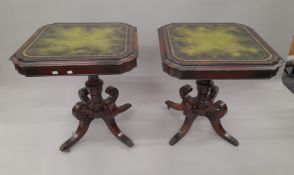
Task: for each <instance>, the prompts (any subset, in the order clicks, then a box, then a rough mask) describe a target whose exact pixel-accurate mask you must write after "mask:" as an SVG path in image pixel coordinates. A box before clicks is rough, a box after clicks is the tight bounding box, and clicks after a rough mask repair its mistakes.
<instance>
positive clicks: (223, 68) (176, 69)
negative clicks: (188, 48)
mask: <svg viewBox="0 0 294 175" xmlns="http://www.w3.org/2000/svg"><path fill="white" fill-rule="evenodd" d="M174 24H175V25H177V24H179V23H174ZM174 24H168V25H165V26H162V27H160V28H159V29H158V37H159V45H160V53H161V58H162V67H163V70H164V71H165V72H166V73H168V74H169V75H170V76H173V77H177V78H179V79H204V80H205V79H251V78H271V77H273V76H275V75H276V73H277V72H278V70H279V68H280V66H281V65H282V63H283V59H282V58H281V57H280V56H279V55H278V54H277V53H276V52H275V51H274V50H273V49H272V48H271V47H270V46H269V45H268V44H267V43H266V42H265V41H264V40H263V39H262V38H261V37H260V36H259V35H258V34H257V33H256V32H255V31H254V30H253V29H251V28H250V27H248V26H245V25H243V24H237V23H222V24H228V25H238V26H242V27H244V28H246V29H247V30H248V31H249V32H250V34H251V35H253V36H254V37H255V38H257V39H258V41H259V42H260V43H261V44H262V46H263V47H264V48H265V49H266V50H267V51H268V52H269V53H270V56H269V57H268V58H267V59H265V60H264V61H242V62H237V61H234V62H233V61H214V60H207V61H198V62H196V63H195V64H194V65H191V64H185V63H183V62H179V61H177V59H175V55H174V54H173V53H172V51H171V43H170V38H169V36H168V31H167V27H168V26H169V25H174ZM183 24H185V23H183ZM200 24H201V23H200Z"/></svg>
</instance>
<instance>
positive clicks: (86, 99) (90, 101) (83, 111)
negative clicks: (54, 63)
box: [60, 75, 134, 152]
mask: <svg viewBox="0 0 294 175" xmlns="http://www.w3.org/2000/svg"><path fill="white" fill-rule="evenodd" d="M85 86H86V87H84V88H82V89H80V90H79V97H80V100H81V101H80V102H78V103H76V104H75V105H74V107H73V109H72V113H73V115H74V116H75V117H76V118H77V119H78V120H79V126H78V128H77V130H76V132H75V133H74V134H73V135H72V136H71V137H70V138H69V139H68V140H67V141H65V142H64V143H63V144H62V145H61V146H60V150H61V151H67V152H68V151H69V148H70V147H71V146H73V145H74V144H75V143H77V142H78V141H79V140H80V139H81V138H82V137H83V136H84V135H85V134H86V132H87V130H88V128H89V125H90V123H91V122H92V120H93V119H99V118H101V119H102V120H104V121H105V123H106V125H107V127H108V128H109V130H110V131H111V133H112V134H113V135H114V136H115V137H116V138H118V139H119V140H120V141H121V142H123V143H124V144H126V145H127V146H129V147H131V146H133V145H134V144H133V142H132V141H131V139H129V138H128V137H127V136H126V135H125V134H123V133H122V132H121V130H120V129H119V128H118V126H117V124H116V121H115V119H114V117H115V116H116V115H117V114H119V113H122V112H124V111H126V110H127V109H129V108H130V107H131V104H129V103H126V104H124V105H122V106H116V104H115V102H116V100H117V98H118V94H119V92H118V89H117V88H115V87H112V86H109V87H107V88H106V89H105V92H106V93H107V94H108V95H109V97H108V98H106V99H103V98H102V89H103V88H102V87H103V81H102V80H101V79H100V78H99V77H98V76H97V75H90V76H89V78H88V81H86V83H85Z"/></svg>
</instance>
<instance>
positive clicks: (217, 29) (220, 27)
mask: <svg viewBox="0 0 294 175" xmlns="http://www.w3.org/2000/svg"><path fill="white" fill-rule="evenodd" d="M162 28H163V30H164V31H165V35H166V36H165V39H166V40H165V44H166V46H167V47H166V49H167V50H168V52H169V53H170V55H171V56H172V57H173V58H174V59H175V61H178V62H181V63H182V64H195V63H197V62H201V61H212V62H213V61H222V62H246V61H264V60H266V59H268V58H269V57H271V53H270V51H269V49H267V48H266V46H265V45H264V43H263V41H261V40H262V39H261V38H259V37H258V36H256V35H255V33H253V31H252V29H250V28H249V27H247V26H244V25H241V24H235V23H174V24H169V25H166V26H164V27H162Z"/></svg>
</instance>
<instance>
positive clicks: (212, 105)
mask: <svg viewBox="0 0 294 175" xmlns="http://www.w3.org/2000/svg"><path fill="white" fill-rule="evenodd" d="M196 84H197V90H198V95H197V96H196V97H191V96H190V95H189V93H190V92H191V91H192V87H191V86H190V85H185V86H183V87H181V88H180V96H181V98H182V102H181V103H175V102H172V101H169V100H168V101H166V102H165V103H166V105H167V107H168V109H169V108H173V109H175V110H178V111H183V113H184V115H185V121H184V123H183V125H182V127H181V128H180V130H179V131H178V132H177V134H176V135H174V136H173V137H172V139H171V140H170V142H169V143H170V145H174V144H176V143H177V142H178V141H180V140H181V139H182V138H183V137H184V136H185V135H186V133H187V132H188V131H189V129H190V128H191V126H192V124H193V122H194V120H195V119H196V118H197V117H198V116H206V117H207V118H208V119H209V121H210V123H211V125H212V127H213V129H214V130H215V132H216V133H217V134H218V135H219V136H220V137H222V138H223V139H225V140H226V141H228V142H229V143H231V144H233V145H235V146H238V145H239V142H238V141H237V139H235V138H234V137H232V136H231V135H230V134H229V133H228V132H227V131H226V130H225V129H224V128H223V126H222V124H221V121H220V119H221V118H222V117H223V116H224V115H225V114H226V113H227V111H228V108H227V105H226V104H225V103H224V102H223V101H220V100H219V101H216V102H214V101H215V98H216V96H217V94H218V87H217V86H215V85H214V83H213V81H211V80H198V81H196Z"/></svg>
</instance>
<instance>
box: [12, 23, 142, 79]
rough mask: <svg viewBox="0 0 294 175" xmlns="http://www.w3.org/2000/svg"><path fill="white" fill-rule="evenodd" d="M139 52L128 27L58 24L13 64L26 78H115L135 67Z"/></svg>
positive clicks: (39, 34) (132, 30)
mask: <svg viewBox="0 0 294 175" xmlns="http://www.w3.org/2000/svg"><path fill="white" fill-rule="evenodd" d="M137 48H138V46H137V33H136V28H135V27H133V26H131V25H128V24H124V23H55V24H49V25H46V26H44V27H41V28H40V29H39V30H37V31H36V32H35V33H34V34H33V36H31V38H30V39H29V40H28V41H26V42H25V44H24V45H23V46H22V47H21V48H20V49H19V50H18V51H17V52H16V53H15V54H14V55H13V56H12V57H11V60H12V61H13V63H14V64H15V66H16V68H17V70H18V71H19V72H20V73H22V74H24V75H27V76H42V75H68V74H69V72H70V74H86V75H88V74H116V73H123V72H126V71H129V70H131V69H132V68H133V67H135V66H136V58H137V57H138V49H137ZM53 71H55V74H52V72H53ZM56 72H57V74H56Z"/></svg>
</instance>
